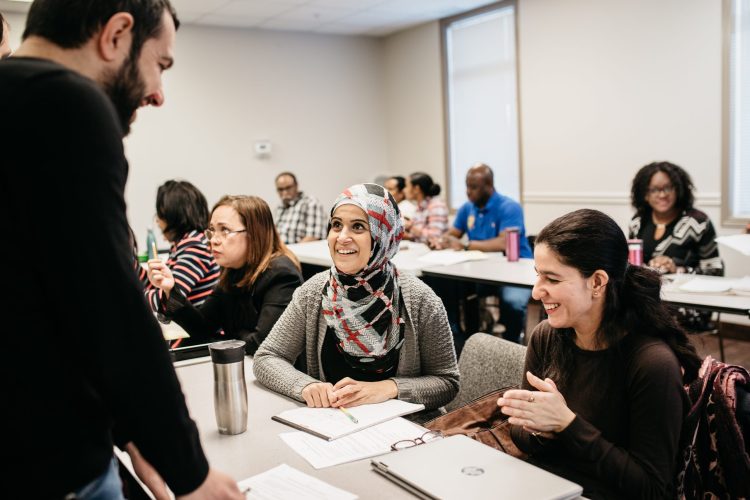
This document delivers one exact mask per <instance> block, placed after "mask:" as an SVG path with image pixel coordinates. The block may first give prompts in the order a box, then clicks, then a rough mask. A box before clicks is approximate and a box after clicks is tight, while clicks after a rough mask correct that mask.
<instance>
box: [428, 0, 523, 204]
mask: <svg viewBox="0 0 750 500" xmlns="http://www.w3.org/2000/svg"><path fill="white" fill-rule="evenodd" d="M506 7H513V23H514V31H515V33H514V35H515V40H514V43H515V49H516V50H515V51H516V58H515V59H516V110H517V112H516V122H517V123H516V127H517V130H518V134H517V136H518V202H519V203H520V204H521V206H523V200H524V191H523V186H524V182H523V149H522V148H521V145H522V144H523V140H522V129H521V82H520V71H519V49H518V38H519V37H518V1H517V0H500V1H498V2H494V3H491V4H488V5H484V6H482V7H477V8H476V9H473V10H469V11H467V12H463V13H461V14H456V15H455V16H450V17H445V18H443V19H441V20H440V63H441V71H442V87H443V88H442V90H443V143H444V145H445V170H444V172H445V191H446V193H445V199H446V204H447V205H448V207H449V210H450V213H455V212H456V211H457V209H454V208H452V207H453V200H452V199H451V197H452V194H451V193H452V192H453V189H452V187H453V186H451V178H452V175H451V158H452V151H451V116H450V92H449V83H450V75H449V74H448V36H447V31H448V28H449V27H450V26H451V25H452V24H453V23H455V22H458V21H463V20H465V19H468V18H471V17H474V16H478V15H482V14H487V13H488V12H492V11H494V10H499V9H503V8H506ZM490 166H491V165H490Z"/></svg>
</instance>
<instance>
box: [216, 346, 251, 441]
mask: <svg viewBox="0 0 750 500" xmlns="http://www.w3.org/2000/svg"><path fill="white" fill-rule="evenodd" d="M208 351H209V352H210V353H211V361H213V365H214V410H215V411H216V424H217V425H218V426H219V433H221V434H242V433H243V432H245V431H246V430H247V385H246V384H245V342H243V341H242V340H225V341H223V342H214V343H213V344H210V345H209V346H208Z"/></svg>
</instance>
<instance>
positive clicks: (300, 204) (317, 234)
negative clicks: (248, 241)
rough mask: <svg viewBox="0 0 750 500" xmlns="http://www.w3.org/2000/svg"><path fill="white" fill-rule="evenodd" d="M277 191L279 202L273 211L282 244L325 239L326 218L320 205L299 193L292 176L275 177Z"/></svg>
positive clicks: (295, 179) (290, 174) (291, 174)
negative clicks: (274, 211)
mask: <svg viewBox="0 0 750 500" xmlns="http://www.w3.org/2000/svg"><path fill="white" fill-rule="evenodd" d="M276 191H277V192H278V193H279V198H281V205H279V206H278V207H277V208H276V216H275V219H276V228H277V229H278V230H279V236H281V239H282V240H283V241H284V243H286V244H287V245H288V244H291V243H303V242H305V241H314V240H322V239H323V238H325V237H326V226H327V223H328V218H327V217H326V216H325V213H324V212H323V205H321V204H320V202H319V201H318V200H316V199H315V198H313V197H312V196H306V195H305V193H303V192H302V191H300V190H299V189H298V187H297V178H296V177H295V176H294V174H293V173H291V172H282V173H280V174H279V175H277V176H276Z"/></svg>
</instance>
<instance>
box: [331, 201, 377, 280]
mask: <svg viewBox="0 0 750 500" xmlns="http://www.w3.org/2000/svg"><path fill="white" fill-rule="evenodd" d="M328 249H329V250H330V252H331V258H332V259H333V263H334V265H335V266H336V269H338V270H339V271H341V272H342V273H345V274H350V275H351V274H357V273H358V272H360V271H361V270H362V269H364V268H365V266H367V262H368V261H369V260H370V253H371V251H372V236H371V235H370V226H369V223H368V217H367V214H366V213H365V212H364V210H362V209H361V208H359V207H358V206H356V205H351V204H345V205H341V206H339V207H338V208H337V209H336V210H335V211H334V212H333V216H332V217H331V229H330V231H329V232H328Z"/></svg>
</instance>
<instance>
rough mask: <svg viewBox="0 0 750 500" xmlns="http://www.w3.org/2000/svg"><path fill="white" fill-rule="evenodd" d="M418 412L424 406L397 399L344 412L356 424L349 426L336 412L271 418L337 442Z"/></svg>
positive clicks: (306, 411)
mask: <svg viewBox="0 0 750 500" xmlns="http://www.w3.org/2000/svg"><path fill="white" fill-rule="evenodd" d="M420 410H424V405H421V404H419V405H418V404H414V403H407V402H406V401H401V400H400V399H389V400H388V401H384V402H382V403H375V404H368V405H361V406H354V407H352V408H347V410H346V411H347V412H348V413H350V414H351V415H352V416H353V417H354V418H356V419H357V423H354V422H352V421H351V420H350V419H349V417H348V416H347V415H346V414H345V413H344V412H342V411H341V410H339V409H338V408H308V407H302V408H295V409H293V410H287V411H283V412H281V413H279V414H278V415H276V416H275V417H273V418H274V420H277V421H279V422H281V423H285V424H288V425H292V426H293V427H296V428H298V429H301V430H305V429H307V430H308V431H309V432H313V433H315V434H319V435H321V437H327V438H329V439H338V438H341V437H343V436H346V435H347V434H352V433H353V432H357V431H361V430H362V429H366V428H368V427H371V426H373V425H376V424H379V423H381V422H385V421H386V420H391V419H393V418H396V417H400V416H403V415H408V414H410V413H415V412H418V411H420Z"/></svg>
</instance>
